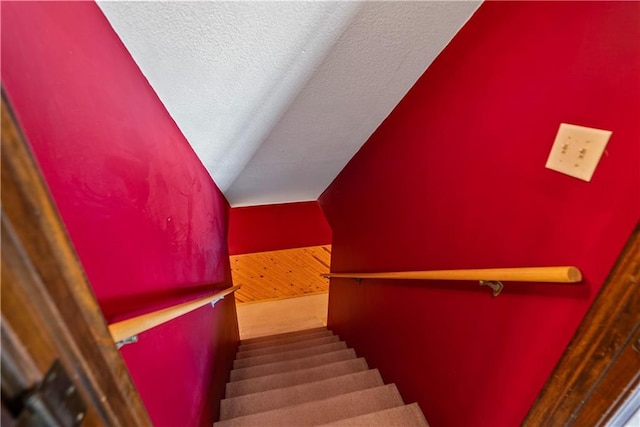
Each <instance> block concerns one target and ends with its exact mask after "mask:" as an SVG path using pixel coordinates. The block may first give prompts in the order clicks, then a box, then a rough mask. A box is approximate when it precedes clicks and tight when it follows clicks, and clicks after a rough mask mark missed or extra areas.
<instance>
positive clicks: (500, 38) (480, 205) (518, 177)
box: [320, 2, 640, 427]
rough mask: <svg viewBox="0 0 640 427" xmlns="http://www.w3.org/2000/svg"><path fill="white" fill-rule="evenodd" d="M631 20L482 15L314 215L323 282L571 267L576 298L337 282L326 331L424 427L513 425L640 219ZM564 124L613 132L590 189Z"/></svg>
mask: <svg viewBox="0 0 640 427" xmlns="http://www.w3.org/2000/svg"><path fill="white" fill-rule="evenodd" d="M639 40H640V3H638V2H487V3H484V4H483V5H482V6H481V7H480V9H479V10H478V12H477V13H476V14H475V15H474V16H473V17H472V18H471V20H470V21H469V22H468V23H467V25H466V26H465V27H464V28H463V29H462V30H461V31H460V33H459V34H458V35H457V36H456V37H455V39H454V40H453V41H452V42H451V43H450V45H449V46H448V47H447V48H446V49H445V51H444V52H443V53H442V54H441V55H440V56H439V57H438V58H437V60H436V61H435V62H434V63H433V65H432V66H431V67H430V68H429V69H428V70H427V71H426V73H425V74H424V75H423V76H422V77H421V78H420V80H419V81H418V82H417V83H416V85H415V86H414V87H413V88H412V89H411V90H410V92H409V93H408V94H407V95H406V96H405V98H404V99H403V100H402V102H401V103H400V104H399V105H398V106H397V107H396V109H395V110H394V111H393V113H392V114H391V115H390V116H389V117H388V118H387V119H386V121H385V122H384V123H383V124H382V125H381V126H380V127H379V129H378V130H377V131H376V132H375V133H374V135H373V136H372V137H371V138H370V139H369V141H368V142H367V143H366V144H365V145H364V147H363V148H362V149H361V150H360V152H359V153H358V154H357V155H356V156H355V157H354V158H353V159H352V160H351V162H350V163H349V164H348V165H347V167H346V168H345V169H344V170H343V171H342V173H341V174H340V175H339V176H338V178H337V179H336V180H335V181H334V183H333V184H332V185H331V186H330V187H329V188H328V189H327V190H326V191H325V193H324V194H323V195H322V196H321V198H320V203H321V205H322V207H323V209H324V211H325V213H326V214H327V218H328V220H329V223H330V224H331V227H332V230H333V251H332V252H333V253H332V255H333V258H332V271H334V272H340V271H342V272H345V271H394V270H400V271H401V270H416V269H425V270H429V269H449V268H454V269H455V268H488V267H521V266H547V265H571V264H574V265H577V266H578V267H580V268H581V269H582V271H583V274H584V277H585V281H584V283H582V284H580V285H577V286H576V285H562V286H554V285H549V284H510V283H507V284H506V285H507V286H506V289H505V291H504V292H503V294H502V295H500V296H499V297H498V298H493V297H492V296H491V294H490V292H489V291H488V290H487V289H480V288H479V286H478V285H477V283H460V282H412V283H406V282H405V283H400V282H398V281H365V282H363V284H362V285H361V286H358V285H356V284H355V283H354V282H352V281H349V280H332V283H331V290H330V294H329V299H330V301H329V326H330V327H331V328H332V329H333V330H334V331H335V332H337V333H338V334H340V336H341V337H343V338H344V339H346V340H347V342H348V343H349V344H350V345H353V346H354V347H355V348H356V350H357V351H358V352H359V353H360V354H361V355H364V356H366V357H367V360H368V361H369V362H370V364H371V365H372V366H374V367H377V368H379V369H380V370H381V372H382V376H383V377H384V379H385V380H386V381H392V382H396V383H397V384H398V387H399V389H400V391H401V393H402V395H403V397H404V398H405V400H406V401H408V402H413V401H417V402H418V403H419V404H420V406H421V407H422V409H423V410H424V412H425V414H426V417H427V419H428V421H429V423H430V424H431V425H432V426H433V427H446V426H452V427H453V426H475V427H479V426H490V427H500V426H505V427H507V426H515V425H519V424H520V423H521V421H522V420H523V418H524V417H525V415H526V414H527V411H528V410H529V408H530V406H531V404H532V403H533V401H534V400H535V398H536V396H537V394H538V392H539V391H540V389H541V388H542V386H543V384H544V383H545V381H546V379H547V378H548V376H549V374H550V372H551V371H552V369H553V367H554V365H555V364H556V362H557V361H558V359H559V357H560V356H561V354H562V352H563V350H564V348H565V346H566V345H567V343H568V342H569V340H570V338H571V337H572V335H573V333H574V331H575V329H576V327H577V326H578V324H579V323H580V321H581V319H582V318H583V316H584V314H585V312H586V310H587V308H588V307H589V305H590V303H591V301H592V300H593V298H594V297H595V295H596V294H597V292H598V290H599V289H600V287H601V286H602V284H603V282H604V281H605V279H606V277H607V274H608V272H609V271H610V269H611V268H612V266H613V264H614V262H615V260H616V258H617V256H618V254H619V252H620V250H621V249H622V247H623V245H624V243H625V241H626V239H627V238H628V237H629V235H630V233H631V231H632V229H633V228H634V226H635V225H636V223H637V221H638V219H640V120H638V118H640V44H639ZM561 122H568V123H574V124H579V125H585V126H592V127H597V128H603V129H608V130H612V131H613V136H612V138H611V140H610V142H609V146H608V148H607V152H606V154H605V155H604V156H603V159H602V161H601V163H600V165H599V167H598V169H597V170H596V172H595V175H594V177H593V180H592V182H590V183H586V182H583V181H579V180H577V179H574V178H571V177H568V176H565V175H561V174H559V173H557V172H553V171H550V170H547V169H545V167H544V165H545V162H546V159H547V156H548V153H549V151H550V149H551V145H552V143H553V139H554V136H555V133H556V132H557V129H558V126H559V124H560V123H561Z"/></svg>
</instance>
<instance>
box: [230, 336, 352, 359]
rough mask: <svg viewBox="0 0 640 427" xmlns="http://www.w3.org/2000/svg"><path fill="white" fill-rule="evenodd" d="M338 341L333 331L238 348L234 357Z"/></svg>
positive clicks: (239, 357)
mask: <svg viewBox="0 0 640 427" xmlns="http://www.w3.org/2000/svg"><path fill="white" fill-rule="evenodd" d="M339 341H340V337H338V336H337V335H333V333H332V334H331V335H324V336H318V337H316V336H313V338H312V339H308V340H302V341H294V342H286V343H278V344H276V345H264V346H261V347H260V348H254V349H249V350H238V352H237V353H236V359H245V358H247V357H255V356H263V355H265V354H274V353H281V352H283V351H291V350H296V349H302V348H307V347H313V346H315V345H320V344H328V343H331V342H339Z"/></svg>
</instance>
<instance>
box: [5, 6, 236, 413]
mask: <svg viewBox="0 0 640 427" xmlns="http://www.w3.org/2000/svg"><path fill="white" fill-rule="evenodd" d="M2 84H3V87H4V89H5V90H6V92H7V94H8V97H9V99H10V101H11V103H12V104H13V106H14V108H15V111H16V113H17V117H18V119H19V121H20V123H21V125H22V128H23V130H24V132H25V134H26V137H27V139H28V141H29V143H30V144H31V146H32V148H33V151H34V153H35V155H36V157H37V160H38V162H39V164H40V166H41V168H42V171H43V173H44V176H45V178H46V181H47V183H48V185H49V188H50V190H51V193H52V195H53V197H54V199H55V203H56V204H57V206H58V209H59V210H60V213H61V215H62V218H63V221H64V223H65V225H66V226H67V229H68V231H69V234H70V236H71V239H72V241H73V244H74V245H75V247H76V250H77V252H78V255H79V257H80V260H81V261H82V264H83V266H84V268H85V270H86V273H87V276H88V278H89V281H90V282H91V284H92V286H93V290H94V292H95V294H96V297H97V299H98V301H99V303H100V306H101V307H102V310H103V312H104V314H105V317H106V318H107V319H108V320H109V321H113V320H115V319H121V318H125V317H130V316H131V315H133V314H137V313H141V312H146V311H150V310H152V309H154V308H157V307H161V306H166V305H169V304H172V303H176V302H181V301H184V300H188V299H192V298H194V297H196V296H200V295H202V294H206V293H211V292H212V291H214V290H215V289H219V288H225V287H227V286H229V285H230V270H229V260H228V254H227V218H228V209H229V207H228V204H227V202H226V200H225V199H224V197H223V196H222V194H221V193H220V191H219V190H218V188H217V187H216V185H215V184H214V183H213V181H212V180H211V178H210V177H209V175H208V173H207V172H206V171H205V169H204V168H203V166H202V164H201V163H200V161H199V160H198V158H197V157H196V156H195V154H194V153H193V151H192V149H191V148H190V146H189V145H188V143H187V141H186V140H185V139H184V137H183V135H182V134H181V132H180V131H179V129H178V128H177V126H176V125H175V123H174V122H173V120H172V119H171V117H170V116H169V114H168V113H167V111H166V110H165V108H164V107H163V105H162V103H161V102H160V100H159V99H158V98H157V96H156V94H155V92H154V91H153V89H152V88H151V87H150V86H149V84H148V83H147V81H146V79H145V78H144V76H143V75H142V73H141V72H140V70H139V69H138V67H137V66H136V64H135V62H134V61H133V59H132V58H131V57H130V55H129V53H128V52H127V50H126V49H125V47H124V46H123V45H122V43H121V42H120V40H119V38H118V37H117V35H116V34H115V33H114V31H113V30H112V29H111V27H110V25H109V23H108V22H107V20H106V19H105V17H104V16H103V14H102V12H101V11H100V10H99V8H98V7H97V6H96V5H95V4H94V3H92V2H23V3H7V2H2ZM237 341H238V328H237V323H236V317H235V305H234V303H233V298H228V299H226V300H224V301H223V302H222V303H220V304H219V305H217V306H216V307H215V309H212V308H211V307H210V306H207V307H204V308H201V309H199V310H197V311H196V312H193V313H191V314H188V315H186V316H184V317H183V318H181V319H179V320H177V321H174V322H172V323H170V324H166V325H164V326H161V327H159V328H157V329H154V330H152V331H149V332H146V333H143V334H141V335H140V342H139V343H138V344H135V345H131V346H128V347H125V348H123V349H122V354H123V356H124V358H125V360H126V362H127V365H128V367H129V369H130V373H131V375H132V377H133V379H134V381H135V383H136V385H137V387H138V389H139V391H140V393H141V395H142V399H143V401H144V403H145V405H146V407H147V409H148V411H149V413H150V415H151V419H152V420H153V422H154V424H155V425H157V426H177V425H181V426H197V425H202V426H204V425H211V422H212V421H213V419H214V418H215V417H216V416H217V411H218V408H217V400H218V399H219V398H220V396H221V393H222V391H223V387H224V383H225V382H226V379H227V378H226V377H227V375H228V369H229V367H230V363H231V358H232V357H233V354H234V352H235V346H236V344H237Z"/></svg>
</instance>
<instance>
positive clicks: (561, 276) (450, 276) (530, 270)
mask: <svg viewBox="0 0 640 427" xmlns="http://www.w3.org/2000/svg"><path fill="white" fill-rule="evenodd" d="M323 276H324V277H327V278H332V277H335V278H338V277H342V278H349V279H415V280H486V281H489V280H496V281H498V280H500V281H501V280H505V281H512V282H550V283H577V282H580V281H581V280H582V273H581V272H580V270H579V269H578V268H577V267H573V266H563V267H524V268H482V269H472V270H430V271H401V272H385V273H329V274H323Z"/></svg>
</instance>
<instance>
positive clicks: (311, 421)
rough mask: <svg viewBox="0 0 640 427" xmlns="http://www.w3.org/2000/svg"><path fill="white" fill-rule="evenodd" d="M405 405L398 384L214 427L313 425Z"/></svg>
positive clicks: (276, 410)
mask: <svg viewBox="0 0 640 427" xmlns="http://www.w3.org/2000/svg"><path fill="white" fill-rule="evenodd" d="M402 405H404V402H403V401H402V398H401V397H400V393H398V390H397V388H396V387H395V385H393V384H390V385H386V386H381V387H376V388H372V389H367V390H361V391H356V392H353V393H347V394H341V395H339V396H334V397H331V398H328V399H322V400H316V401H313V402H308V403H302V404H299V405H294V406H288V407H286V408H281V409H275V410H272V411H266V412H261V413H259V414H253V415H248V416H244V417H238V418H231V419H228V420H225V421H220V422H218V423H216V424H214V427H249V426H252V427H253V426H299V427H303V426H313V425H318V424H323V423H328V422H332V421H337V420H340V419H345V418H351V417H356V416H359V415H363V414H368V413H371V412H376V411H380V410H384V409H390V408H394V407H397V406H402Z"/></svg>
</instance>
